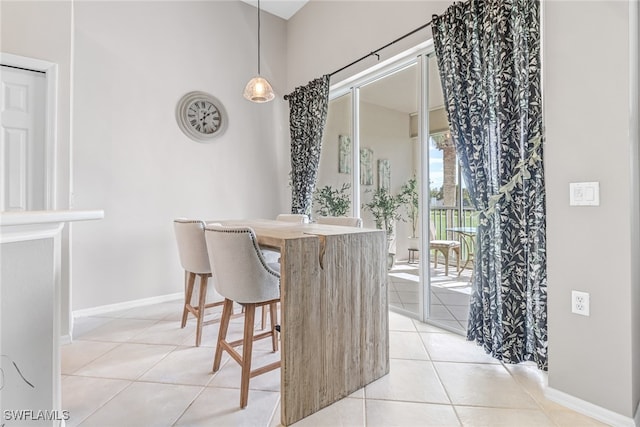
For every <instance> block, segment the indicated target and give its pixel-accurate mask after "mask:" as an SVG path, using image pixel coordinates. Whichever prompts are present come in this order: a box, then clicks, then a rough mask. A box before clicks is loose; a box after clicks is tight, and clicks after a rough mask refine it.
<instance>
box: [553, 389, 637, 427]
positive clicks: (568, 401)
mask: <svg viewBox="0 0 640 427" xmlns="http://www.w3.org/2000/svg"><path fill="white" fill-rule="evenodd" d="M544 396H545V397H546V398H547V399H549V400H551V401H553V402H556V403H558V404H560V405H562V406H566V407H567V408H569V409H572V410H574V411H576V412H579V413H581V414H583V415H586V416H588V417H591V418H595V419H596V420H598V421H601V422H603V423H605V424H609V425H611V426H615V427H640V423H639V421H640V420H639V419H640V408H638V411H636V416H635V419H634V418H630V417H625V416H624V415H620V414H618V413H617V412H613V411H611V410H609V409H605V408H603V407H601V406H598V405H594V404H593V403H590V402H587V401H586V400H582V399H578V398H577V397H574V396H571V395H570V394H567V393H564V392H561V391H559V390H556V389H554V388H551V387H547V388H546V389H545V391H544Z"/></svg>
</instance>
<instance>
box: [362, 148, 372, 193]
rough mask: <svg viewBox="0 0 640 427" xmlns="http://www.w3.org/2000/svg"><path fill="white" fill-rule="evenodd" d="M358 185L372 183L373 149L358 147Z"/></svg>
mask: <svg viewBox="0 0 640 427" xmlns="http://www.w3.org/2000/svg"><path fill="white" fill-rule="evenodd" d="M360 185H373V150H372V149H371V148H361V149H360Z"/></svg>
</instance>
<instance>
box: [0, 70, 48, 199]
mask: <svg viewBox="0 0 640 427" xmlns="http://www.w3.org/2000/svg"><path fill="white" fill-rule="evenodd" d="M1 79H2V86H1V88H0V115H1V129H0V164H1V165H2V174H0V211H23V210H42V209H44V208H45V200H46V182H45V170H46V168H45V101H46V79H45V75H44V74H43V73H40V72H35V71H29V70H21V69H16V68H11V67H6V66H2V68H1Z"/></svg>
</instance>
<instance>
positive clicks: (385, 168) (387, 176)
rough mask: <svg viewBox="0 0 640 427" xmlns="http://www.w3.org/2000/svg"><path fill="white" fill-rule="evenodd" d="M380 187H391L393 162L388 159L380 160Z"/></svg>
mask: <svg viewBox="0 0 640 427" xmlns="http://www.w3.org/2000/svg"><path fill="white" fill-rule="evenodd" d="M378 187H379V188H386V189H387V190H389V189H390V188H391V163H390V162H389V160H388V159H380V160H378Z"/></svg>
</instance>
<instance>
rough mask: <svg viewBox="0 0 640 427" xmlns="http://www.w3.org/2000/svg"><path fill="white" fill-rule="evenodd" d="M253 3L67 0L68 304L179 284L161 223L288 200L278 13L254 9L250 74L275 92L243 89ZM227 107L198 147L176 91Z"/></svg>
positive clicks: (258, 213)
mask: <svg viewBox="0 0 640 427" xmlns="http://www.w3.org/2000/svg"><path fill="white" fill-rule="evenodd" d="M256 43H257V42H256V9H255V8H253V7H250V6H248V5H246V4H244V3H242V2H238V1H234V2H218V1H216V2H183V1H178V2H165V1H158V2H76V3H75V39H74V49H75V69H74V94H75V96H74V129H73V132H74V164H73V166H74V182H75V192H74V203H75V205H76V206H81V207H84V208H102V209H104V210H105V219H104V220H103V221H100V222H99V223H94V224H92V225H93V226H90V225H88V224H87V225H84V224H79V225H77V227H75V229H74V241H73V244H74V246H73V255H74V258H73V274H74V289H73V308H74V310H78V309H84V308H91V307H96V306H101V305H106V304H113V303H118V302H122V301H129V300H136V299H141V298H148V297H154V296H159V295H166V294H171V293H176V292H181V291H182V289H183V284H182V281H183V276H182V271H181V269H180V265H179V262H178V255H177V249H176V244H175V239H174V234H173V224H172V220H173V219H174V218H176V217H181V216H185V217H195V218H203V219H216V218H218V219H220V218H264V217H275V215H276V214H277V213H278V212H281V211H282V210H283V209H288V207H289V201H288V199H287V198H286V195H288V191H287V179H288V175H287V173H288V170H289V159H288V137H287V135H288V129H287V127H286V117H285V107H286V104H285V103H284V101H283V100H282V95H284V93H285V92H284V89H285V82H286V80H285V77H286V74H285V63H286V61H285V53H284V49H283V46H284V45H285V21H283V20H281V19H280V18H276V17H274V16H272V15H269V14H267V13H263V15H262V61H263V62H262V74H263V75H264V76H265V77H267V78H268V79H270V81H271V83H272V85H273V86H274V90H275V91H276V93H277V94H278V99H277V100H276V101H274V102H271V103H268V104H253V103H250V102H249V101H246V100H245V99H244V98H243V97H242V91H243V89H244V85H245V84H246V82H247V81H248V80H249V79H250V78H251V77H252V76H253V75H254V74H255V73H256V71H257V63H256V61H257V59H256ZM192 90H202V91H205V92H209V93H211V94H213V95H214V96H216V97H217V98H218V99H219V100H220V101H221V102H222V103H223V104H224V106H225V108H226V110H227V113H228V114H229V117H230V118H229V125H228V128H227V130H226V132H225V133H224V135H222V136H220V137H219V138H217V139H215V140H214V141H213V142H211V143H208V144H202V143H197V142H194V141H192V140H190V139H188V138H187V137H186V136H185V135H183V134H182V133H181V131H180V130H179V128H178V126H177V124H176V121H175V117H174V111H175V106H176V103H177V102H178V100H179V98H180V97H181V96H182V95H183V94H185V93H186V92H189V91H192Z"/></svg>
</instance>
